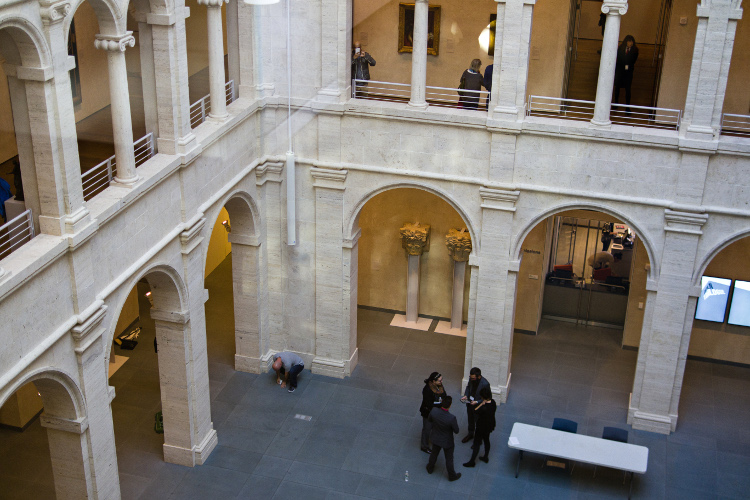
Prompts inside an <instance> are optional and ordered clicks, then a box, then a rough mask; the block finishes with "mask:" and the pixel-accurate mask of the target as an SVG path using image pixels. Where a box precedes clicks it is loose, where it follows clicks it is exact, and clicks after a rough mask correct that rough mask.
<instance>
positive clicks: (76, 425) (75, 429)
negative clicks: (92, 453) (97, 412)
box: [39, 412, 89, 434]
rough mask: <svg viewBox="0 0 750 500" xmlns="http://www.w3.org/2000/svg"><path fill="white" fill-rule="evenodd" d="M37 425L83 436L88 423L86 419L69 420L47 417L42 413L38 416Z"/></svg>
mask: <svg viewBox="0 0 750 500" xmlns="http://www.w3.org/2000/svg"><path fill="white" fill-rule="evenodd" d="M39 423H40V424H41V425H42V427H44V428H47V429H54V430H56V431H63V432H72V433H73V434H83V433H84V432H86V429H88V428H89V422H88V419H87V418H86V417H80V418H77V419H75V420H70V419H67V418H62V417H55V416H53V415H47V413H46V412H45V413H42V414H41V415H40V416H39Z"/></svg>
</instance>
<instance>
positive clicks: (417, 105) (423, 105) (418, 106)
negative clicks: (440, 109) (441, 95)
mask: <svg viewBox="0 0 750 500" xmlns="http://www.w3.org/2000/svg"><path fill="white" fill-rule="evenodd" d="M428 106H429V104H427V103H426V102H411V101H409V107H410V108H415V109H420V110H422V111H424V110H425V109H427V107H428Z"/></svg>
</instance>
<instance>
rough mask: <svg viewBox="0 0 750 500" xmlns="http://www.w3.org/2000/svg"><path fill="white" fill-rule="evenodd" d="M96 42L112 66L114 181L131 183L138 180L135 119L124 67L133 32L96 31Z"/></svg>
mask: <svg viewBox="0 0 750 500" xmlns="http://www.w3.org/2000/svg"><path fill="white" fill-rule="evenodd" d="M94 46H95V47H96V48H97V49H101V50H105V51H106V52H107V66H108V67H109V96H110V103H111V105H110V109H111V110H112V133H113V136H114V140H115V162H116V164H117V175H116V176H115V182H117V183H118V184H121V185H123V186H132V185H133V184H135V183H136V182H137V181H138V175H137V174H136V173H135V156H134V152H133V123H132V119H131V117H130V94H129V92H128V71H127V69H126V67H125V49H126V48H127V47H134V46H135V38H134V37H133V32H132V31H128V32H126V33H125V34H124V35H96V40H95V41H94Z"/></svg>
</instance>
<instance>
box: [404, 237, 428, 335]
mask: <svg viewBox="0 0 750 500" xmlns="http://www.w3.org/2000/svg"><path fill="white" fill-rule="evenodd" d="M399 233H400V234H401V247H402V248H403V249H404V250H406V258H407V259H408V261H409V263H408V265H407V271H406V272H407V278H406V322H407V323H416V322H417V320H418V318H419V268H420V260H421V258H422V253H423V252H426V251H429V249H430V225H429V224H420V223H419V222H415V223H409V222H407V223H406V224H404V225H403V227H401V229H399Z"/></svg>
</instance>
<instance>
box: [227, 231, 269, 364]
mask: <svg viewBox="0 0 750 500" xmlns="http://www.w3.org/2000/svg"><path fill="white" fill-rule="evenodd" d="M229 242H230V243H231V244H232V290H233V292H234V294H233V296H234V340H235V346H236V353H235V355H234V369H235V370H237V371H243V372H248V373H264V372H265V371H266V370H267V369H268V368H267V367H266V366H264V363H263V361H262V359H261V356H262V355H263V354H264V353H265V352H266V350H267V349H268V339H267V338H261V336H262V335H263V336H265V335H264V334H265V332H263V331H262V330H261V324H260V315H259V300H260V294H259V290H260V288H259V286H258V285H259V281H260V272H259V268H258V259H259V253H260V242H259V241H258V237H257V236H254V235H253V236H246V235H241V234H234V233H229ZM264 346H265V350H264V349H263V347H264Z"/></svg>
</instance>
